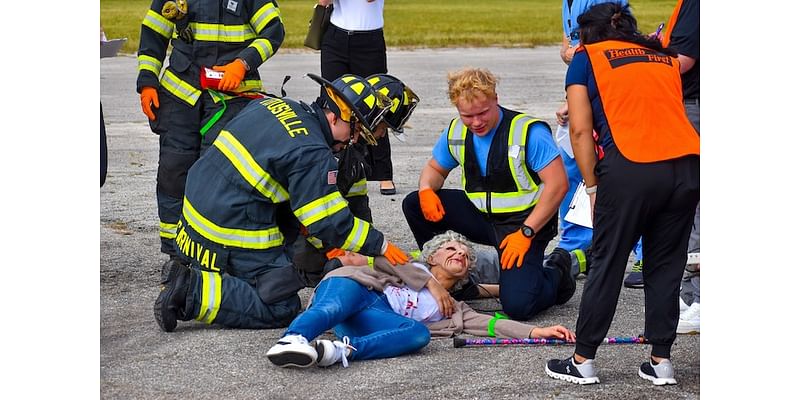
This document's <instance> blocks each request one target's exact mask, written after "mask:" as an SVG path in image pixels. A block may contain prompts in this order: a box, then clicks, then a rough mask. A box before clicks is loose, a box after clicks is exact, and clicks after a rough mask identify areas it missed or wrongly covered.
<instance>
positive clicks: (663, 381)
mask: <svg viewBox="0 0 800 400" xmlns="http://www.w3.org/2000/svg"><path fill="white" fill-rule="evenodd" d="M639 376H640V377H642V378H643V379H646V380H648V381H650V382H653V385H656V386H664V385H677V384H678V381H676V380H675V378H653V377H652V376H650V375H647V374H645V373H644V372H642V370H641V369H640V370H639Z"/></svg>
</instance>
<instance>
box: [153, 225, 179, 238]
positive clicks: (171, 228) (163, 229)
mask: <svg viewBox="0 0 800 400" xmlns="http://www.w3.org/2000/svg"><path fill="white" fill-rule="evenodd" d="M158 235H159V236H161V237H162V238H165V239H175V237H176V236H178V224H168V223H166V222H159V223H158Z"/></svg>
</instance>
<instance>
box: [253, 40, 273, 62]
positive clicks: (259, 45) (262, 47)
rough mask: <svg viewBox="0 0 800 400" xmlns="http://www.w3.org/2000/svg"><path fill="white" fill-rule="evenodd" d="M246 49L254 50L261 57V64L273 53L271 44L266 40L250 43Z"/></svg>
mask: <svg viewBox="0 0 800 400" xmlns="http://www.w3.org/2000/svg"><path fill="white" fill-rule="evenodd" d="M247 47H252V48H254V49H256V51H257V52H258V54H259V55H260V56H261V62H264V61H267V59H268V58H270V57H272V55H273V54H274V51H272V43H270V42H269V40H267V39H256V40H253V43H250V45H249V46H247Z"/></svg>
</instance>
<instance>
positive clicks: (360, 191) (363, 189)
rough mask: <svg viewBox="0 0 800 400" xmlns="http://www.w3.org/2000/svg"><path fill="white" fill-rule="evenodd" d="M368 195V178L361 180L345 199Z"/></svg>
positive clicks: (354, 185)
mask: <svg viewBox="0 0 800 400" xmlns="http://www.w3.org/2000/svg"><path fill="white" fill-rule="evenodd" d="M366 194H367V178H361V180H359V181H357V182H356V183H354V184H353V186H352V187H351V188H350V191H348V192H347V195H346V196H345V197H355V196H364V195H366Z"/></svg>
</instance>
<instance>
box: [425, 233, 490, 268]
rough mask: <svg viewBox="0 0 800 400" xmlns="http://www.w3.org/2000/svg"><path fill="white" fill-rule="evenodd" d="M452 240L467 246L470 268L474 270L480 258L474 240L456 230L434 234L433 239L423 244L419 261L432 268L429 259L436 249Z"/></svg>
mask: <svg viewBox="0 0 800 400" xmlns="http://www.w3.org/2000/svg"><path fill="white" fill-rule="evenodd" d="M450 241H455V242H459V243H461V244H463V245H464V246H465V247H466V248H467V250H468V253H467V259H469V270H470V271H472V269H473V268H475V262H476V261H477V259H478V256H477V255H476V254H475V246H474V245H473V244H472V242H470V241H469V240H468V239H467V237H466V236H464V235H462V234H460V233H458V232H454V231H447V232H445V233H440V234H438V235H436V236H434V237H433V238H432V239H431V240H428V241H427V242H425V244H423V245H422V253H420V255H419V261H421V262H423V263H425V265H427V266H428V268H430V265H428V259H429V258H430V257H431V256H432V255H433V253H435V252H436V250H439V248H440V247H442V245H443V244H445V243H447V242H450Z"/></svg>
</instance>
